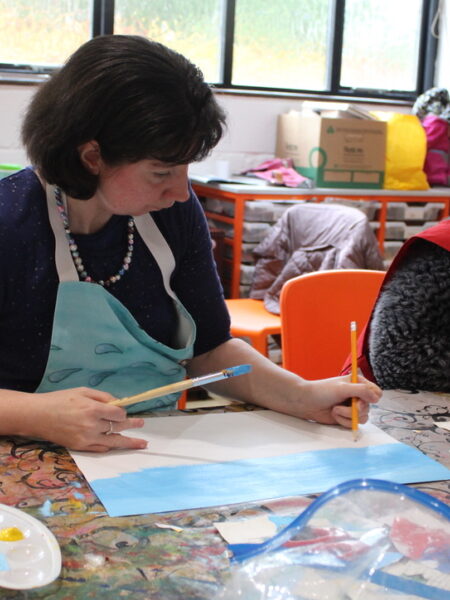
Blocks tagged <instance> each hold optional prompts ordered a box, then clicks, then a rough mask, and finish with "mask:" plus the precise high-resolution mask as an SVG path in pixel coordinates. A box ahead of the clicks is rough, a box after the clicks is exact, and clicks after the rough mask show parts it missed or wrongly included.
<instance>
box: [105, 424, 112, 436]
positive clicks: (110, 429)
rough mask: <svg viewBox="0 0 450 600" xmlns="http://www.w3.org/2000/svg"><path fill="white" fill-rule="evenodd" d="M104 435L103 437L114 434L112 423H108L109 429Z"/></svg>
mask: <svg viewBox="0 0 450 600" xmlns="http://www.w3.org/2000/svg"><path fill="white" fill-rule="evenodd" d="M104 433H105V435H111V434H112V433H114V429H113V422H112V421H110V422H109V429H108V431H105V432H104Z"/></svg>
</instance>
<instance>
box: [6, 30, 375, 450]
mask: <svg viewBox="0 0 450 600" xmlns="http://www.w3.org/2000/svg"><path fill="white" fill-rule="evenodd" d="M224 127H225V115H224V112H223V111H222V109H221V108H220V106H219V105H218V104H217V102H216V99H215V97H214V95H213V93H212V91H211V89H210V87H209V86H208V85H207V84H206V83H205V82H204V80H203V77H202V74H201V72H200V71H199V70H198V69H197V68H196V67H195V66H194V65H193V64H191V63H190V62H189V61H188V60H187V59H186V58H184V57H183V56H181V55H180V54H178V53H176V52H174V51H172V50H170V49H168V48H167V47H165V46H163V45H161V44H159V43H155V42H152V41H150V40H148V39H145V38H142V37H139V36H127V35H111V36H100V37H96V38H94V39H92V40H90V41H89V42H87V43H86V44H84V45H83V46H81V47H80V48H79V49H78V50H77V51H76V52H75V53H74V54H73V55H72V56H71V57H70V58H69V60H68V61H67V63H66V64H65V65H64V66H63V67H62V68H61V69H60V70H59V71H57V72H56V73H55V74H54V75H53V76H52V77H51V78H50V80H49V81H48V82H46V83H45V84H44V85H42V86H41V87H40V89H39V90H38V91H37V93H36V94H35V96H34V98H33V100H32V102H31V104H30V106H29V108H28V110H27V112H26V115H25V119H24V123H23V128H22V138H23V142H24V145H25V148H26V150H27V152H28V156H29V158H30V162H31V167H28V168H26V169H24V170H22V171H19V172H18V173H15V174H13V175H11V176H10V177H7V178H6V179H2V180H1V182H0V256H1V257H2V258H1V264H0V277H1V286H0V290H1V291H0V388H2V389H1V390H0V411H1V415H2V418H1V421H0V434H3V435H5V434H8V435H9V434H16V435H22V436H26V437H31V438H38V439H45V440H49V441H51V442H54V443H58V444H62V445H65V446H67V447H69V448H72V449H75V450H91V451H106V450H109V449H112V448H143V447H145V445H146V443H145V441H143V440H141V439H139V438H138V437H134V436H130V434H129V433H127V434H126V435H122V433H121V432H123V431H125V430H129V429H130V428H139V427H140V426H142V425H143V419H141V418H139V417H133V416H129V414H133V413H134V412H137V411H140V410H143V409H145V410H157V409H164V408H167V407H173V406H174V405H175V402H176V397H175V396H174V395H170V396H166V397H163V398H158V399H156V400H153V401H149V402H148V403H146V404H145V405H142V404H139V405H137V406H135V407H133V406H131V407H130V409H129V411H128V414H127V412H125V410H124V409H123V408H120V407H118V406H114V405H112V404H110V401H112V400H113V399H115V398H120V397H123V396H131V395H134V394H137V393H139V392H142V391H145V390H147V389H149V388H155V387H158V386H161V385H166V384H169V383H173V382H175V381H180V380H182V379H183V378H184V377H185V375H186V374H188V375H189V376H191V377H195V376H200V375H204V374H206V373H209V372H214V371H218V370H221V369H223V368H226V367H230V366H233V365H238V364H244V363H251V365H252V367H253V369H252V372H251V373H250V374H248V375H245V376H240V377H235V378H232V379H229V380H226V381H223V382H219V383H216V384H214V385H211V389H214V391H216V392H218V393H222V394H225V395H227V396H229V397H232V398H235V399H238V400H242V401H248V402H253V403H255V404H258V405H259V406H263V407H267V408H271V409H273V410H276V411H280V412H283V413H286V414H290V415H295V416H297V417H301V418H304V419H313V420H316V421H319V422H320V423H330V424H336V423H338V424H341V425H343V426H345V427H350V425H351V409H350V408H349V407H348V406H345V405H343V402H344V401H345V400H346V399H347V398H349V397H352V396H357V397H359V398H360V410H359V413H360V420H361V422H365V421H366V420H367V416H368V410H369V405H370V403H372V402H376V401H377V400H378V399H379V397H380V393H381V392H380V390H379V388H378V387H377V386H376V385H374V384H373V383H370V382H367V381H365V380H364V379H361V381H360V382H359V383H356V384H351V383H350V382H349V378H348V377H337V378H334V379H330V380H323V381H317V382H313V381H304V380H302V379H301V378H300V377H298V376H296V375H294V374H293V373H290V372H287V371H285V370H283V369H281V368H280V367H278V366H276V365H274V364H273V363H272V362H271V361H269V360H268V359H267V358H265V357H263V356H262V355H260V354H259V353H257V352H256V351H254V350H253V349H252V348H251V346H250V345H249V344H247V343H246V342H244V341H242V340H239V339H232V338H231V336H230V329H229V327H230V321H229V315H228V312H227V308H226V304H225V302H224V298H223V290H222V287H221V284H220V281H219V278H218V275H217V271H216V267H215V263H214V260H213V256H212V251H211V238H210V235H209V230H208V226H207V222H206V219H205V216H204V213H203V211H202V208H201V205H200V203H199V201H198V199H197V198H196V196H195V194H194V192H193V191H192V188H191V187H190V184H189V179H188V165H189V163H191V162H193V161H197V160H200V159H202V158H204V157H205V156H206V155H207V154H208V153H209V152H210V151H211V150H212V148H213V147H214V146H215V145H216V144H217V142H218V141H219V140H220V139H221V136H222V134H223V131H224ZM305 343H307V341H305Z"/></svg>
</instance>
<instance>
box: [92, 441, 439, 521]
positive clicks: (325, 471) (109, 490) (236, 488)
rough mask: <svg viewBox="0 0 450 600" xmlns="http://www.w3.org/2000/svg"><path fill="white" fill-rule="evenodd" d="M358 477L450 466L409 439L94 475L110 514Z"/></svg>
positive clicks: (298, 489) (415, 477)
mask: <svg viewBox="0 0 450 600" xmlns="http://www.w3.org/2000/svg"><path fill="white" fill-rule="evenodd" d="M359 478H372V479H384V480H388V481H393V482H395V483H417V482H426V481H441V480H447V479H450V469H448V468H447V467H444V466H443V465H441V464H439V463H438V462H436V461H434V460H432V459H431V458H428V457H427V456H425V454H422V452H420V451H419V450H416V449H415V448H411V447H410V446H407V445H405V444H401V443H396V444H382V445H378V446H368V447H365V448H336V449H332V450H317V451H313V452H301V453H298V454H287V455H283V456H275V457H268V458H257V459H248V460H237V461H230V462H220V463H213V464H211V463H208V464H204V465H188V466H176V467H155V468H150V469H143V470H141V471H136V472H134V473H125V474H123V475H120V476H118V477H113V478H109V479H96V480H94V481H93V482H92V483H91V486H92V488H93V489H94V491H95V493H96V494H97V495H98V497H99V499H100V500H101V502H102V503H103V505H104V506H105V508H106V510H107V511H108V513H109V515H110V516H112V517H117V516H124V515H133V514H143V513H159V512H166V511H174V510H186V509H190V508H204V507H209V506H219V505H223V504H235V503H240V502H250V501H256V500H263V499H264V500H266V499H269V498H280V497H285V496H298V495H305V494H314V493H321V492H324V491H326V490H328V489H330V488H332V487H334V486H336V485H338V484H340V483H343V482H344V481H348V480H350V479H359Z"/></svg>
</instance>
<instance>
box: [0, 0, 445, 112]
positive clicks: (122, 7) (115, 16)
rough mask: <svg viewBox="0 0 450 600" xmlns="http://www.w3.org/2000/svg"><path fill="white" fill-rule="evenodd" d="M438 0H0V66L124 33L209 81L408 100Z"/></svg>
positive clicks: (55, 55) (37, 66) (428, 74)
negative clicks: (174, 55)
mask: <svg viewBox="0 0 450 600" xmlns="http://www.w3.org/2000/svg"><path fill="white" fill-rule="evenodd" d="M439 4H440V2H439V0H283V1H282V2H276V1H274V0H189V1H188V0H147V1H146V0H14V2H11V0H0V71H2V72H3V79H4V78H5V73H8V72H9V76H10V77H11V76H12V74H13V73H14V74H15V75H17V76H19V75H20V74H24V73H25V74H26V73H30V72H32V73H43V72H44V73H45V72H46V71H49V70H51V69H52V68H54V67H55V66H57V65H59V64H61V63H62V62H64V60H65V59H66V58H67V57H68V56H69V55H70V54H71V53H72V52H73V51H74V50H75V49H76V48H77V47H78V46H79V45H80V44H81V43H83V42H84V41H86V40H87V39H89V37H91V36H92V35H99V34H103V33H132V34H139V35H144V36H147V37H150V38H152V39H155V40H158V41H161V42H162V43H164V44H166V45H167V46H169V47H171V48H174V49H175V50H178V51H179V52H181V53H182V54H185V55H186V56H187V57H189V58H190V59H191V60H192V61H193V62H194V63H196V64H197V65H198V66H199V67H200V68H201V69H202V71H203V73H204V75H205V78H206V79H207V81H209V82H210V83H212V84H214V85H215V86H216V87H218V88H226V89H231V90H237V91H239V90H244V91H261V92H289V93H305V94H309V95H311V94H314V95H323V96H346V97H352V96H354V97H367V98H386V99H389V98H391V99H403V100H412V99H414V98H416V97H417V95H418V94H420V93H421V92H423V91H424V90H426V89H428V88H429V87H432V85H433V75H434V72H433V71H434V63H435V58H436V50H437V37H436V34H435V32H436V29H437V27H436V22H437V19H438V12H439Z"/></svg>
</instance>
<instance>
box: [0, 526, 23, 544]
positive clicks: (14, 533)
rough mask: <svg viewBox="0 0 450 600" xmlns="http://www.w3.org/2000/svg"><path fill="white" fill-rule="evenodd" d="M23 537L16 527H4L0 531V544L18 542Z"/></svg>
mask: <svg viewBox="0 0 450 600" xmlns="http://www.w3.org/2000/svg"><path fill="white" fill-rule="evenodd" d="M23 538H24V535H23V533H22V532H21V531H20V529H17V527H5V529H0V542H18V541H19V540H23Z"/></svg>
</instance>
